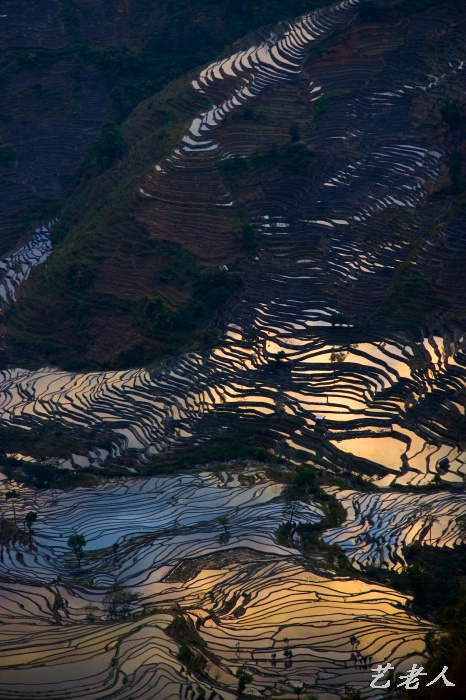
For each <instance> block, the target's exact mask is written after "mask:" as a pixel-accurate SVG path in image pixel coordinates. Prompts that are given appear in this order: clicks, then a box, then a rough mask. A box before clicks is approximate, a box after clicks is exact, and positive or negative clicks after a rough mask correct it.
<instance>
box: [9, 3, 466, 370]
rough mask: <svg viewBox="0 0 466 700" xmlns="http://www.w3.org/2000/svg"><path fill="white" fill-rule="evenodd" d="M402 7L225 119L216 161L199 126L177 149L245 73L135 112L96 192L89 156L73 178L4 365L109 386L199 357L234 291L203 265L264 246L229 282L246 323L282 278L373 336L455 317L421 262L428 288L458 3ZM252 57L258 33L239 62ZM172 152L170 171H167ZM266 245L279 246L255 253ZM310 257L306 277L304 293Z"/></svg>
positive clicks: (447, 190)
mask: <svg viewBox="0 0 466 700" xmlns="http://www.w3.org/2000/svg"><path fill="white" fill-rule="evenodd" d="M429 4H431V3H429ZM409 7H411V9H413V8H414V9H417V7H418V5H416V3H411V4H410V3H406V4H405V5H403V6H402V8H401V10H400V9H398V10H397V11H396V12H395V11H393V10H389V9H382V10H380V11H379V14H378V16H377V18H376V19H374V18H372V17H369V18H367V17H361V16H359V15H358V12H356V11H352V14H349V15H348V16H347V17H346V16H345V17H343V19H342V24H341V25H339V26H337V27H336V28H333V29H332V30H331V31H330V30H329V32H327V35H325V34H324V35H323V38H322V39H319V40H318V41H317V42H315V44H314V45H313V46H312V47H311V48H312V52H311V53H309V54H308V56H307V58H306V54H303V61H304V62H303V64H302V67H303V72H304V79H302V78H299V76H296V77H295V78H293V77H292V78H291V79H290V78H289V77H288V78H287V77H286V74H284V75H285V79H282V78H278V79H277V81H276V82H275V83H274V84H273V85H270V86H269V87H266V88H264V90H263V91H262V92H261V91H259V93H258V94H257V95H256V96H255V97H254V100H253V101H252V102H251V104H250V106H248V105H246V106H244V105H242V106H241V105H240V106H236V107H234V108H232V109H231V110H230V111H229V113H228V114H227V115H226V116H225V117H222V119H221V121H220V123H219V124H218V126H216V127H215V138H216V139H218V148H217V147H215V148H214V150H209V148H210V147H209V148H207V149H205V148H204V147H203V145H202V143H203V142H202V138H200V137H199V135H198V136H196V135H195V134H196V128H197V127H196V126H193V125H192V126H191V132H190V133H191V135H188V136H187V137H185V138H184V141H182V142H181V141H180V139H181V136H182V133H183V131H184V130H186V129H187V128H188V126H189V124H190V122H191V120H192V119H193V118H194V117H195V115H196V114H199V113H201V112H205V111H206V110H207V109H208V105H209V104H210V103H211V102H212V103H214V104H216V105H220V104H221V103H222V102H223V101H224V100H226V102H225V104H227V102H228V100H230V99H231V95H232V94H234V91H235V90H238V89H240V87H241V85H242V82H241V80H242V79H245V78H247V79H254V78H253V75H254V73H253V72H251V70H250V69H249V68H245V69H244V70H243V74H242V75H237V76H236V75H235V70H237V68H234V69H233V70H232V69H231V68H228V69H227V70H226V72H225V71H223V75H222V77H221V79H217V78H215V79H213V75H214V74H213V73H212V74H211V75H210V74H209V73H205V75H204V74H202V75H204V78H202V79H201V80H203V81H204V83H203V92H204V93H205V95H203V94H202V92H199V90H198V91H197V93H196V92H195V90H193V89H192V87H190V86H189V81H190V78H188V79H186V80H181V81H180V82H178V83H175V84H173V85H172V86H171V87H170V88H169V89H168V90H166V91H165V92H164V93H161V94H160V95H159V96H157V98H154V99H151V100H149V101H148V102H146V103H145V104H142V105H141V106H140V107H139V108H138V109H137V110H136V111H135V113H134V114H133V115H132V117H131V118H130V119H129V120H128V121H127V122H126V123H125V124H124V126H123V129H122V134H123V137H124V139H125V142H126V144H127V154H126V155H125V156H124V158H123V159H122V160H120V162H119V163H117V164H116V165H115V166H114V167H113V168H111V169H110V170H108V171H106V172H104V173H103V174H101V175H99V176H98V177H97V178H96V179H92V178H95V175H96V173H97V172H98V169H99V163H98V162H97V160H98V159H97V156H96V155H95V151H94V157H93V158H90V159H88V162H87V165H86V166H85V167H84V169H83V170H82V182H81V184H80V186H79V187H78V188H77V190H76V192H75V194H74V195H73V197H72V198H71V199H70V201H69V203H68V204H67V206H66V208H65V210H64V211H63V213H62V216H61V223H60V226H59V228H58V229H57V230H56V231H55V239H56V241H57V245H56V250H55V252H54V254H53V255H52V257H51V258H50V260H49V262H48V264H47V267H46V268H43V269H42V270H38V271H37V272H36V273H35V274H34V275H33V276H32V278H31V282H30V283H29V285H28V287H27V288H26V289H25V290H24V291H23V298H22V300H21V301H20V303H19V304H18V306H17V307H16V308H15V309H12V311H11V313H10V316H9V319H8V328H9V335H8V337H7V347H8V349H9V351H10V354H11V357H15V358H16V362H18V361H20V362H21V363H26V362H29V363H30V362H44V361H47V360H48V361H52V362H54V363H58V364H59V365H62V366H64V367H69V368H89V367H105V366H109V367H122V366H125V365H132V364H137V363H138V362H148V361H152V360H155V359H157V358H158V357H161V356H163V355H167V354H169V355H170V354H176V353H178V352H180V351H182V350H185V349H187V348H188V347H202V345H203V344H205V343H208V342H210V341H211V335H210V334H209V333H206V330H205V329H206V327H207V324H208V323H209V319H210V318H211V316H212V312H213V311H215V309H216V308H217V307H218V305H219V304H221V303H222V302H223V301H224V300H225V298H226V297H227V296H228V294H232V293H234V292H236V290H237V289H238V282H237V280H236V278H235V277H234V275H227V276H224V277H223V278H222V279H220V278H216V279H212V278H207V277H205V275H203V274H202V269H201V268H200V267H199V264H200V265H201V266H202V265H210V266H212V265H214V266H215V265H221V264H225V263H227V264H231V263H232V262H233V261H234V260H235V259H237V258H238V257H240V256H244V255H247V254H248V250H251V248H254V247H255V246H256V245H258V244H259V245H260V246H261V247H262V249H263V252H264V257H263V258H262V260H263V262H261V264H260V267H259V268H258V267H257V265H255V263H254V254H252V253H249V258H248V261H247V263H246V264H245V265H243V267H242V277H243V281H244V283H245V285H246V290H245V295H244V300H245V301H247V302H248V303H247V304H243V305H242V313H243V314H246V315H248V314H249V315H250V316H251V320H252V318H253V317H254V316H255V314H256V311H257V303H258V300H259V299H260V298H262V297H263V293H264V290H265V289H266V288H267V296H268V297H270V298H276V299H278V298H280V296H282V297H283V294H284V287H283V282H284V280H285V278H286V284H287V290H288V291H287V292H286V294H287V296H289V298H290V299H294V300H295V301H296V300H297V299H300V300H301V301H300V304H305V303H306V300H307V299H312V298H315V299H319V300H320V301H319V304H320V303H321V300H322V298H325V299H326V304H327V306H328V308H333V309H338V311H339V313H340V314H343V315H344V316H343V317H345V318H346V319H348V320H350V321H351V322H352V323H356V324H357V325H359V326H361V324H366V325H367V324H368V323H369V324H370V325H371V326H373V328H374V330H375V329H377V328H379V329H383V328H385V327H386V326H387V324H389V325H391V328H392V330H393V331H399V330H404V331H406V330H408V331H409V332H415V329H416V328H419V327H421V326H422V325H423V324H424V325H425V324H427V326H429V324H430V326H432V324H433V325H434V326H435V325H436V324H437V325H438V323H443V322H445V321H446V320H447V319H448V318H450V319H454V318H461V317H462V314H463V312H464V309H463V304H464V302H463V299H462V297H460V296H459V295H458V294H457V285H456V283H455V281H454V276H452V274H451V273H448V269H447V268H448V265H449V264H450V265H451V263H448V262H445V264H444V263H442V265H441V267H442V270H443V272H441V273H439V272H438V270H437V273H436V274H437V278H438V281H435V282H434V280H433V279H430V278H431V275H430V273H429V265H430V262H429V263H428V264H427V266H426V268H425V270H424V269H423V267H422V265H418V266H417V267H416V260H417V256H420V255H422V250H423V249H424V248H423V246H424V247H425V246H428V245H433V244H434V243H432V242H431V237H432V241H436V240H437V238H438V231H439V230H441V228H443V226H444V225H446V224H447V222H448V221H449V220H450V219H451V217H452V216H453V212H454V211H455V210H456V209H458V207H459V206H460V204H461V201H462V194H461V189H462V187H461V186H460V185H459V184H458V183H459V182H460V181H461V178H462V176H463V170H462V168H463V166H462V161H461V155H460V154H461V148H462V147H463V146H462V144H463V142H464V141H465V130H464V126H462V125H461V124H460V125H459V126H458V128H450V127H449V125H448V124H447V123H444V122H442V110H441V105H442V104H444V103H445V101H447V103H449V102H451V101H454V100H456V99H457V98H458V96H460V95H461V91H462V90H463V89H464V86H463V81H464V77H463V76H464V72H463V71H462V67H461V66H462V64H461V61H462V60H463V59H464V50H463V46H462V34H461V27H462V26H463V23H464V13H463V9H462V6H461V3H458V2H454V1H452V2H446V3H441V4H440V6H439V7H438V8H434V9H430V10H428V11H426V12H424V13H423V12H415V13H414V14H410V15H409V16H408V18H405V17H403V16H402V15H405V14H406V12H407V8H408V9H409ZM285 26H286V25H284V24H282V25H281V26H279V27H278V28H277V30H276V33H275V35H276V36H277V37H280V35H281V33H282V32H283V31H284V28H285ZM335 31H336V32H337V33H335ZM262 36H263V37H267V36H268V33H263V34H262ZM254 41H255V42H256V43H257V42H260V41H261V36H260V34H259V35H258V36H257V37H256V38H255V39H254V37H251V39H249V40H248V41H246V42H244V43H243V46H244V47H247V46H248V45H251V44H252V43H254ZM209 70H210V69H209ZM214 70H217V69H214ZM249 74H250V75H249ZM306 74H308V75H306ZM196 76H197V74H196ZM196 76H194V75H193V76H192V77H196ZM209 76H210V77H209ZM248 76H249V77H248ZM251 76H252V77H251ZM309 76H310V77H309ZM428 76H432V78H429V77H428ZM310 83H311V84H310ZM198 86H199V83H198ZM228 109H229V108H228ZM461 119H462V117H461ZM460 122H461V120H460ZM203 128H204V127H203ZM193 130H194V131H193ZM206 133H207V132H206ZM192 134H194V136H193V135H192ZM186 138H188V141H186ZM197 142H199V144H198V143H197ZM180 143H181V144H184V145H182V151H179V152H180V155H179V156H175V160H173V158H171V159H169V160H168V161H164V160H163V158H164V157H165V156H167V155H168V154H169V153H173V152H174V151H176V149H177V148H178V150H179V148H180V146H179V144H180ZM212 143H214V142H213V141H212ZM177 144H178V146H177ZM189 144H191V145H189ZM186 146H187V148H186ZM456 151H458V154H459V155H458V158H459V174H457V175H456V178H457V181H458V182H457V184H456V188H452V186H451V184H450V180H451V173H450V174H449V165H448V163H449V160H448V159H449V158H450V157H451V154H452V153H455V152H456ZM237 156H241V158H240V159H238V158H237ZM416 156H417V157H416ZM176 158H179V159H180V160H178V161H177V160H176ZM157 163H166V166H163V167H161V166H157V168H158V169H157V168H154V166H155V165H156V164H157ZM180 166H182V167H180ZM450 170H451V168H450ZM88 178H91V179H90V180H88ZM440 190H442V192H441V193H439V194H435V192H437V191H440ZM230 205H231V206H230ZM350 212H351V214H352V217H351V219H352V220H351V225H350V226H348V213H350ZM267 218H268V219H269V220H270V221H269V223H268V224H265V223H264V222H265V221H266V220H267ZM322 222H323V223H322ZM460 225H461V224H460ZM279 226H282V227H285V228H288V230H289V231H290V232H292V237H291V238H290V237H289V236H275V235H272V236H270V235H264V234H270V233H274V231H277V232H278V231H279V229H278V228H277V227H279ZM439 227H440V228H439ZM329 229H330V230H331V233H330V234H329ZM254 239H255V240H254ZM180 246H181V247H180ZM310 253H312V256H314V258H315V263H314V265H313V266H311V269H312V270H314V272H312V274H310V273H309V271H307V270H306V269H305V268H299V269H300V270H302V273H303V274H300V275H297V274H296V273H297V271H298V265H301V263H299V262H298V261H299V260H303V261H305V260H307V259H308V258H309V254H310ZM312 256H311V257H312ZM414 268H415V269H414ZM316 270H320V271H318V272H315V271H316ZM351 270H353V271H357V273H358V275H357V277H358V279H357V280H356V277H355V276H354V274H351ZM439 274H441V275H442V274H443V277H441V276H440V277H438V275H439ZM448 275H450V277H449V279H450V282H449V283H448V284H447V283H446V281H445V280H446V276H448ZM437 278H436V279H437ZM249 290H251V291H249ZM316 295H317V296H316ZM282 303H283V305H286V303H287V302H286V299H283V301H282ZM233 316H234V314H233ZM343 317H342V318H343Z"/></svg>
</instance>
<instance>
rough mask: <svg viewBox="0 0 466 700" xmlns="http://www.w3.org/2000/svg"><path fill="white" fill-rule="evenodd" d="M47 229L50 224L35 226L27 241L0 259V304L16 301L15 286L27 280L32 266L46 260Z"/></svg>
mask: <svg viewBox="0 0 466 700" xmlns="http://www.w3.org/2000/svg"><path fill="white" fill-rule="evenodd" d="M49 229H50V224H47V225H45V224H44V225H42V226H41V227H40V228H37V229H36V231H35V233H34V235H33V236H32V238H31V239H30V240H29V241H28V242H27V243H25V244H24V245H22V246H21V247H20V248H18V249H17V250H16V251H15V252H14V253H12V254H11V255H9V256H8V257H6V258H3V260H0V305H5V304H8V303H11V302H12V301H16V292H15V288H16V287H18V286H19V285H21V284H23V283H24V282H25V281H26V280H27V278H28V277H29V274H30V272H31V269H32V268H33V267H35V266H36V265H41V264H42V263H43V262H45V260H47V258H48V256H49V255H50V253H51V252H52V243H51V240H50V235H49Z"/></svg>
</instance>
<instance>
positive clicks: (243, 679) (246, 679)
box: [236, 667, 253, 697]
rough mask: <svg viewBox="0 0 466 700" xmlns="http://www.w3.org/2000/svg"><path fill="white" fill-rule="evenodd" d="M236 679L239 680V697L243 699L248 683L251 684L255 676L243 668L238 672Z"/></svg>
mask: <svg viewBox="0 0 466 700" xmlns="http://www.w3.org/2000/svg"><path fill="white" fill-rule="evenodd" d="M236 678H237V679H238V695H239V696H240V697H241V695H242V694H243V693H244V691H245V690H246V685H247V683H251V681H252V679H253V676H252V675H251V674H250V673H247V671H245V670H244V668H243V667H241V668H238V670H237V671H236Z"/></svg>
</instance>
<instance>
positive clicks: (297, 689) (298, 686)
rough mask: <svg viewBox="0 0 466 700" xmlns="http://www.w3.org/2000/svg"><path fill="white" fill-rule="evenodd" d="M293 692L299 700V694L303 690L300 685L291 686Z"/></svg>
mask: <svg viewBox="0 0 466 700" xmlns="http://www.w3.org/2000/svg"><path fill="white" fill-rule="evenodd" d="M293 690H294V692H295V693H296V697H297V698H298V700H299V699H300V697H301V693H302V692H303V690H304V688H303V686H302V685H294V686H293Z"/></svg>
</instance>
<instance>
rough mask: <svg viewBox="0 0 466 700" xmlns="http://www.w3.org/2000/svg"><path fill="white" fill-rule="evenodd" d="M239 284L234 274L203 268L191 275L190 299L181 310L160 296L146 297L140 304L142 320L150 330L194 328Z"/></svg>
mask: <svg viewBox="0 0 466 700" xmlns="http://www.w3.org/2000/svg"><path fill="white" fill-rule="evenodd" d="M240 286H241V279H240V277H239V275H237V274H236V273H232V274H229V273H227V272H225V271H223V270H219V269H216V268H206V269H205V270H202V271H201V272H200V273H199V274H198V275H197V276H196V277H195V278H194V281H193V284H192V296H191V299H190V300H189V301H188V302H187V303H186V304H185V305H184V306H182V307H181V308H180V309H177V310H175V309H172V308H171V307H170V306H169V305H168V304H167V303H166V302H165V301H164V300H163V299H162V298H161V297H160V296H159V295H155V296H152V297H149V298H148V299H147V301H146V303H145V304H144V307H143V318H144V321H145V323H148V324H149V330H150V332H151V333H156V332H158V331H170V330H175V331H176V330H182V331H183V332H186V331H187V330H193V329H194V328H195V327H196V326H197V325H198V324H199V323H200V322H201V321H202V320H203V319H204V318H206V316H207V315H208V314H210V313H211V312H212V311H214V310H215V309H217V308H218V307H220V306H221V305H222V304H224V303H225V301H226V300H227V299H228V297H229V296H230V295H231V294H233V293H234V292H235V291H237V290H238V289H239V288H240Z"/></svg>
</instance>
